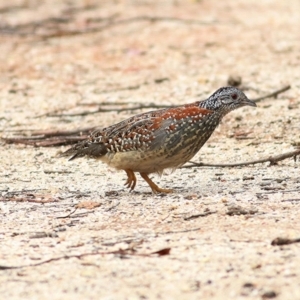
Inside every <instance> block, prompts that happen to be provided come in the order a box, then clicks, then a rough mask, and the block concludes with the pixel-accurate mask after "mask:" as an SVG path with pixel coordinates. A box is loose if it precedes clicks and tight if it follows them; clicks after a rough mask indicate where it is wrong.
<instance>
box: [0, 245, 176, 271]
mask: <svg viewBox="0 0 300 300" xmlns="http://www.w3.org/2000/svg"><path fill="white" fill-rule="evenodd" d="M133 251H134V249H132V248H128V249H119V250H115V251H104V252H86V253H82V254H73V255H64V256H59V257H55V258H50V259H47V260H44V261H40V262H38V263H34V264H28V265H20V266H3V265H0V270H8V269H22V268H28V267H37V266H40V265H44V264H48V263H51V262H54V261H58V260H62V259H70V258H79V259H80V258H83V257H85V256H91V255H107V254H115V255H123V256H124V255H128V256H142V257H151V256H153V255H158V256H162V255H168V254H170V251H171V248H163V249H161V250H158V251H154V252H150V253H135V252H133Z"/></svg>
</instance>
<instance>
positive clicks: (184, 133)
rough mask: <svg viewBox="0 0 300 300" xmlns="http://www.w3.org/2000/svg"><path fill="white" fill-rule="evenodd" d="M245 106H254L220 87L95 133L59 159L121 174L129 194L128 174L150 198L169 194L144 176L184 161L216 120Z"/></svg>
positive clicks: (240, 94)
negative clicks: (99, 164) (93, 162)
mask: <svg viewBox="0 0 300 300" xmlns="http://www.w3.org/2000/svg"><path fill="white" fill-rule="evenodd" d="M245 105H249V106H256V104H255V102H253V101H251V100H249V99H248V98H247V97H246V95H245V94H244V93H243V92H242V91H240V90H239V89H237V88H234V87H222V88H220V89H218V90H217V91H216V92H215V93H214V94H212V95H211V96H210V97H209V98H208V99H206V100H204V101H197V102H194V103H190V104H185V105H181V106H176V107H174V108H167V109H160V110H156V111H150V112H146V113H142V114H139V115H136V116H133V117H131V118H129V119H127V120H124V121H122V122H120V123H117V124H115V125H112V126H109V127H106V128H103V129H101V130H96V131H94V132H93V133H92V134H91V135H90V137H89V138H88V139H87V140H85V141H82V142H80V143H78V144H76V145H75V146H73V147H72V148H70V149H69V150H67V151H66V152H64V153H63V154H62V155H63V156H71V158H70V160H72V159H75V158H78V157H83V156H88V157H92V158H96V159H100V160H101V161H103V162H105V163H107V164H108V165H109V166H111V167H113V168H116V169H118V170H124V171H125V172H126V174H127V181H126V183H125V185H126V186H127V187H128V188H130V190H133V189H134V188H135V185H136V177H135V174H134V173H135V172H138V173H140V175H141V176H142V178H143V179H144V180H145V181H146V182H147V183H148V184H149V186H150V187H151V189H152V191H153V192H154V193H169V192H172V190H169V189H162V188H160V187H158V186H157V185H156V184H155V183H154V182H153V181H152V180H151V179H150V178H149V177H148V175H149V174H151V173H158V174H162V173H163V171H164V169H167V168H171V169H176V168H178V167H180V166H182V165H183V164H184V163H186V162H187V161H189V160H190V159H191V158H192V157H193V156H194V155H195V154H196V153H197V152H198V151H199V150H200V149H201V147H202V146H203V145H204V144H205V142H206V141H207V140H208V139H209V137H210V136H211V134H212V133H213V132H214V130H215V128H216V127H217V126H218V125H219V123H220V121H221V119H222V118H223V117H224V116H225V115H226V114H227V113H229V112H230V111H233V110H235V109H237V108H239V107H242V106H245Z"/></svg>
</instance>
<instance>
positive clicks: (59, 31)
mask: <svg viewBox="0 0 300 300" xmlns="http://www.w3.org/2000/svg"><path fill="white" fill-rule="evenodd" d="M115 16H116V15H113V16H112V17H107V18H101V19H100V22H102V23H104V24H102V25H101V26H97V27H89V28H86V29H85V30H77V29H74V30H69V29H67V27H66V29H65V28H61V27H56V28H55V29H56V31H53V32H52V33H45V34H40V35H38V37H40V38H41V39H43V40H45V39H50V38H55V37H62V36H74V35H82V34H89V33H95V32H100V31H103V30H106V29H110V28H112V27H116V26H121V25H125V24H130V23H136V22H151V23H155V22H172V23H180V24H187V25H189V24H196V25H211V24H216V22H203V21H199V20H192V19H180V18H176V17H152V16H137V17H132V18H128V19H123V20H122V19H121V20H116V19H115ZM60 19H62V20H63V22H66V23H67V24H68V25H69V27H70V21H72V18H49V19H46V20H43V21H39V22H31V23H27V24H23V25H18V26H14V27H13V26H6V27H4V28H2V32H4V33H6V34H19V35H20V36H30V35H32V34H34V33H35V30H36V29H37V28H40V27H42V26H43V27H47V25H48V27H50V26H49V25H52V24H55V23H56V22H57V20H59V21H60ZM89 21H90V23H92V21H94V22H95V21H98V19H89ZM74 27H75V26H74ZM24 29H27V32H26V31H25V32H24ZM30 29H31V30H30ZM50 29H51V27H50ZM21 30H23V32H22V31H21ZM20 31H21V32H20Z"/></svg>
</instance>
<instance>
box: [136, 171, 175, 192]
mask: <svg viewBox="0 0 300 300" xmlns="http://www.w3.org/2000/svg"><path fill="white" fill-rule="evenodd" d="M140 175H141V176H142V178H143V179H144V180H145V181H146V182H147V183H148V184H149V186H150V187H151V189H152V192H153V193H154V194H157V193H172V192H173V190H169V189H162V188H160V187H158V186H157V185H156V184H155V183H154V182H153V181H152V180H151V179H150V178H149V177H148V174H146V173H140Z"/></svg>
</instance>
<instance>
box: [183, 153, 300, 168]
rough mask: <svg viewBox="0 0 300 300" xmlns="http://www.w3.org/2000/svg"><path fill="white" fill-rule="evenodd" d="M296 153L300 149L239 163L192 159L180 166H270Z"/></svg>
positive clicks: (294, 155)
mask: <svg viewBox="0 0 300 300" xmlns="http://www.w3.org/2000/svg"><path fill="white" fill-rule="evenodd" d="M297 155H300V149H297V150H294V151H290V152H286V153H283V154H279V155H275V156H269V157H267V158H262V159H258V160H252V161H248V162H241V163H232V164H206V163H195V162H193V161H190V163H192V165H187V166H183V167H181V168H182V169H188V168H197V167H214V168H228V167H241V166H249V165H255V164H262V163H265V162H269V163H270V166H272V165H276V164H277V163H278V162H279V161H282V160H284V159H287V158H291V157H294V158H295V157H296V156H297Z"/></svg>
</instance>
